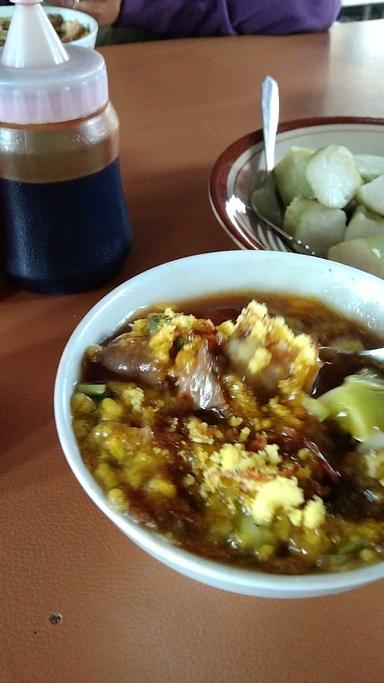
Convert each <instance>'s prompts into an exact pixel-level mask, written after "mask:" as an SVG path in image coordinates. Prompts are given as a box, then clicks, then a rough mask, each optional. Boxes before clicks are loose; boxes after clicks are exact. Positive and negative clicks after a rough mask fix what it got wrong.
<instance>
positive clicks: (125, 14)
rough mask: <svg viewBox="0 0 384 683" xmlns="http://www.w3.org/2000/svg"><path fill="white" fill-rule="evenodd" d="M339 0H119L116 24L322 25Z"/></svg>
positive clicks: (232, 31)
mask: <svg viewBox="0 0 384 683" xmlns="http://www.w3.org/2000/svg"><path fill="white" fill-rule="evenodd" d="M339 10H340V0H122V7H121V12H120V16H119V19H118V21H117V25H119V26H135V27H137V28H143V29H147V30H148V31H151V32H152V33H154V34H155V35H158V36H161V37H164V38H177V37H180V38H182V37H185V36H209V35H210V36H211V35H220V36H224V35H229V36H234V35H237V34H245V33H248V34H253V33H268V34H275V35H278V34H281V35H283V34H288V33H304V32H310V31H311V32H312V31H324V30H326V29H327V28H328V27H329V26H330V25H331V24H332V22H333V21H334V20H335V19H336V16H337V14H338V12H339Z"/></svg>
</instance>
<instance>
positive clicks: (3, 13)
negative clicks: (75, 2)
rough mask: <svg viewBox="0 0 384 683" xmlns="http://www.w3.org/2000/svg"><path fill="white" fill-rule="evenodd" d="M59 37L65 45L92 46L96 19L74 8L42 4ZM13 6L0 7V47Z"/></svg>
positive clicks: (5, 34) (5, 35)
mask: <svg viewBox="0 0 384 683" xmlns="http://www.w3.org/2000/svg"><path fill="white" fill-rule="evenodd" d="M43 10H44V11H45V12H46V14H47V15H48V18H49V20H50V21H51V23H52V25H53V27H54V29H55V31H56V32H57V34H58V36H59V38H60V39H61V40H62V42H63V43H64V44H66V45H71V44H74V45H80V46H81V47H89V48H92V49H93V48H94V47H95V45H96V38H97V32H98V24H97V21H96V20H95V19H94V18H93V17H91V16H89V14H85V12H80V11H78V10H75V9H66V8H64V7H51V6H48V5H45V6H43ZM13 12H14V7H1V8H0V47H1V46H3V45H4V44H5V41H6V39H7V34H8V29H9V25H10V23H11V19H12V14H13Z"/></svg>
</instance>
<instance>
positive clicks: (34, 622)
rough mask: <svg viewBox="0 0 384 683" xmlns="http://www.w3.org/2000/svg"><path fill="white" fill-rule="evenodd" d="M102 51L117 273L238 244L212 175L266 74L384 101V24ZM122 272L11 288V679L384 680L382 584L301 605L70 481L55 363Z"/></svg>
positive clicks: (318, 109) (1, 350) (289, 102)
mask: <svg viewBox="0 0 384 683" xmlns="http://www.w3.org/2000/svg"><path fill="white" fill-rule="evenodd" d="M104 54H105V57H106V59H107V62H108V66H109V77H110V85H111V94H112V99H113V101H114V104H115V106H116V108H117V111H118V113H119V116H120V120H121V129H122V143H121V161H122V173H123V182H124V187H125V191H126V197H127V201H128V205H129V208H130V212H131V216H132V220H133V223H134V226H135V233H136V238H135V244H134V247H133V249H132V251H131V253H130V255H129V258H128V261H127V264H126V268H125V271H124V273H122V274H121V276H120V278H119V279H118V281H119V282H120V281H121V280H123V279H124V278H126V277H129V276H131V275H133V274H135V273H137V272H139V271H142V270H144V269H146V268H148V267H150V266H152V265H155V264H158V263H160V262H162V261H165V260H168V259H171V258H175V257H180V256H184V255H187V254H194V253H198V252H203V251H212V250H216V249H217V250H220V249H228V248H231V242H230V241H229V239H228V238H226V237H225V235H224V234H223V233H222V231H221V229H220V228H219V227H218V225H217V223H216V221H215V219H214V218H213V216H212V213H211V210H210V208H209V204H208V199H207V182H208V175H209V170H210V167H211V165H212V163H213V161H214V160H215V158H216V157H217V156H218V154H219V153H220V152H221V151H222V149H223V148H224V147H225V146H226V145H227V144H228V143H230V142H231V141H233V140H234V139H236V138H237V137H239V136H241V135H242V134H244V133H246V132H248V131H250V130H252V129H254V128H256V127H258V125H259V113H258V88H259V82H260V79H261V78H262V77H263V76H264V75H265V74H266V73H271V74H272V75H274V76H275V77H276V78H277V79H278V80H279V82H280V86H281V117H282V119H292V118H297V117H304V116H311V115H314V114H316V115H332V114H349V115H369V116H380V115H383V112H384V97H383V87H382V83H383V58H384V21H377V22H367V23H365V24H342V25H335V26H334V27H333V28H332V30H331V31H330V33H329V34H328V35H327V34H324V35H312V36H311V35H303V36H293V37H284V38H273V37H263V36H260V37H244V38H234V39H221V38H220V39H205V40H187V41H175V42H158V43H145V44H137V45H130V46H119V47H111V48H107V49H105V50H104ZM118 281H117V280H116V282H114V283H112V284H111V285H110V286H109V287H108V288H105V289H103V290H98V291H92V292H89V293H87V294H82V295H78V296H67V297H61V298H59V297H43V296H37V295H34V294H31V293H26V292H21V291H17V290H14V289H12V288H11V287H5V288H4V287H3V288H2V290H1V291H2V292H3V293H4V296H3V297H2V302H1V315H0V331H1V334H0V338H1V346H0V377H1V387H2V389H1V398H0V413H1V414H0V434H1V439H0V440H1V452H0V489H1V498H0V500H1V505H0V520H1V521H0V548H1V560H0V576H1V588H0V631H1V634H0V636H1V639H0V680H1V682H2V683H4V682H7V683H8V682H9V681H12V682H13V681H15V682H16V683H24V682H29V681H33V682H40V681H42V682H45V681H59V682H60V683H61V682H66V681H68V682H73V683H83V682H86V683H88V682H89V683H98V682H102V683H115V682H116V683H127V682H129V683H144V682H145V683H157V682H163V681H164V682H165V681H167V682H170V683H179V682H181V681H183V683H192V682H207V683H208V682H216V681H218V682H219V681H220V683H224V682H225V681H239V682H241V683H244V682H248V681H249V682H251V681H252V682H253V681H258V682H259V681H260V682H263V683H270V682H275V681H276V682H277V681H279V682H280V681H281V680H283V681H284V682H285V683H290V682H292V683H317V682H318V683H323V682H324V681H327V682H328V683H331V682H337V683H342V682H344V681H348V682H350V683H353V682H354V681H356V683H362V682H364V683H379V682H381V681H383V680H384V673H383V671H384V649H383V647H382V633H383V630H384V610H383V608H382V602H381V601H382V600H383V599H384V584H383V583H378V584H375V585H372V586H370V587H367V588H364V589H361V590H358V591H355V592H352V593H346V594H344V595H340V596H335V597H327V598H323V599H318V600H307V601H305V600H298V601H272V600H259V599H254V598H247V597H243V596H237V595H235V594H230V593H224V592H221V591H218V590H215V589H213V588H208V587H206V586H204V585H200V584H199V583H195V582H193V581H191V580H188V579H186V578H184V577H183V576H180V575H178V574H176V573H175V572H173V571H171V570H169V569H167V568H166V567H164V566H163V565H161V564H160V563H158V562H156V561H155V560H154V559H152V558H150V557H148V556H147V555H146V554H145V553H144V552H142V551H141V550H139V549H138V548H137V547H136V546H134V545H133V544H132V543H131V542H130V541H129V540H127V539H126V538H125V537H124V536H123V535H122V533H121V532H120V531H118V530H117V529H116V528H115V527H114V526H113V525H112V524H111V523H110V522H109V521H108V520H107V519H106V518H105V517H104V516H103V515H102V514H101V512H99V511H98V509H97V508H96V507H95V506H94V504H93V503H92V502H91V501H90V500H89V499H88V497H87V496H86V494H85V493H84V492H83V491H82V489H81V488H80V486H79V485H78V483H77V482H76V480H75V479H74V477H73V475H72V474H71V472H70V470H69V468H68V466H67V464H66V461H65V459H64V456H63V455H62V453H61V450H60V447H59V445H58V441H57V438H56V432H55V426H54V421H53V413H52V390H53V383H54V377H55V372H56V367H57V364H58V360H59V357H60V354H61V351H62V349H63V346H64V344H65V342H66V339H67V337H68V335H69V334H70V332H71V331H72V329H73V328H74V326H75V325H76V324H77V323H78V322H79V320H80V319H81V317H82V316H83V314H84V313H85V312H86V311H87V309H88V308H89V307H90V306H91V305H92V304H93V303H94V302H95V301H97V300H98V299H99V298H100V297H101V296H102V295H103V294H104V293H105V292H106V291H107V290H109V289H110V288H111V287H112V286H113V285H114V284H117V282H118ZM55 613H60V614H61V615H62V621H61V622H60V623H58V624H56V625H54V624H52V623H51V622H50V620H49V618H50V616H51V615H52V614H55Z"/></svg>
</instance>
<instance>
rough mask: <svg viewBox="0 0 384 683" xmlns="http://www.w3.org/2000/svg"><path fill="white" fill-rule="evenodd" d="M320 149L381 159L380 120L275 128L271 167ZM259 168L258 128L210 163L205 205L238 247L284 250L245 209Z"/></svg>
mask: <svg viewBox="0 0 384 683" xmlns="http://www.w3.org/2000/svg"><path fill="white" fill-rule="evenodd" d="M325 145H344V146H345V147H348V149H350V150H351V152H353V153H354V154H380V155H382V156H384V119H370V118H361V117H352V116H334V117H328V118H312V119H301V120H298V121H287V122H285V123H281V124H280V125H279V132H278V134H277V138H276V163H277V162H278V161H280V159H282V157H283V156H284V155H285V154H286V153H287V152H288V151H289V150H290V148H291V147H294V146H295V147H310V148H312V149H318V148H319V147H324V146H325ZM264 169H265V162H264V153H263V131H262V130H261V129H259V130H256V131H255V132H253V133H249V134H248V135H244V136H243V137H242V138H240V139H239V140H236V141H235V142H233V143H232V144H231V145H229V147H227V148H226V149H225V150H224V152H223V153H222V154H221V155H220V156H219V158H218V159H217V161H216V162H215V164H214V166H213V169H212V172H211V177H210V182H209V198H210V202H211V206H212V209H213V212H214V214H215V216H216V218H217V220H218V221H219V223H220V225H221V226H222V227H223V228H224V230H225V231H226V232H227V233H228V235H229V236H230V237H231V239H232V240H233V241H234V242H235V244H237V245H238V246H239V247H242V248H243V249H273V250H279V251H289V248H288V247H287V246H286V245H285V244H284V242H283V241H282V240H281V239H280V238H279V237H278V236H277V235H276V234H275V233H273V232H272V231H270V230H268V228H266V227H265V225H264V224H263V225H261V224H260V223H259V222H258V220H257V218H256V216H255V214H254V213H253V211H252V209H250V208H247V205H248V206H249V205H250V198H251V194H252V190H253V189H254V187H255V181H256V178H257V173H258V172H260V171H263V170H264ZM256 182H257V181H256Z"/></svg>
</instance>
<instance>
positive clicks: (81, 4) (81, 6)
mask: <svg viewBox="0 0 384 683" xmlns="http://www.w3.org/2000/svg"><path fill="white" fill-rule="evenodd" d="M52 4H53V5H55V7H67V8H69V9H78V10H80V12H86V14H90V15H91V16H92V17H93V18H94V19H96V21H97V23H98V24H99V26H110V25H111V24H114V23H115V21H116V19H117V17H118V16H119V12H120V6H121V0H55V2H54V3H52Z"/></svg>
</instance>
